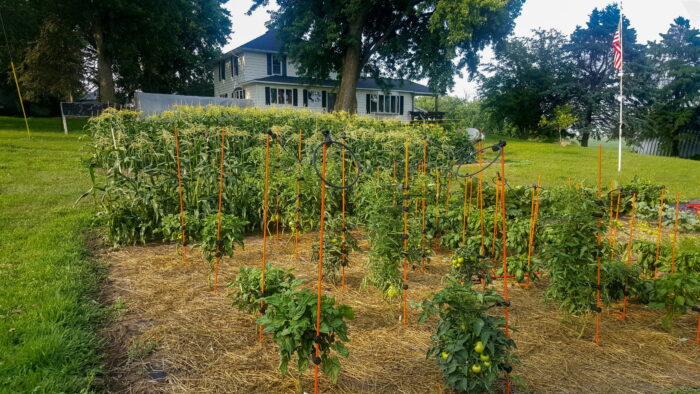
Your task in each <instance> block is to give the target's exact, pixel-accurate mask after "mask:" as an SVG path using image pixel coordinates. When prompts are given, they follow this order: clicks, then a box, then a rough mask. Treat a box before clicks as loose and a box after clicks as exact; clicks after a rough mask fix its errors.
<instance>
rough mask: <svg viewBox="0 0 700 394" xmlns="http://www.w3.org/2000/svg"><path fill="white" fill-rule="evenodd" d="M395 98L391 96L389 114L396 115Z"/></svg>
mask: <svg viewBox="0 0 700 394" xmlns="http://www.w3.org/2000/svg"><path fill="white" fill-rule="evenodd" d="M387 112H389V111H387ZM396 112H397V111H396V96H391V113H392V114H393V113H396Z"/></svg>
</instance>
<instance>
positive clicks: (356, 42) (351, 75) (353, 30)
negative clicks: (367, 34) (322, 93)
mask: <svg viewBox="0 0 700 394" xmlns="http://www.w3.org/2000/svg"><path fill="white" fill-rule="evenodd" d="M364 22H365V15H364V14H361V15H357V16H356V17H355V19H353V20H351V21H350V24H349V26H348V38H349V39H348V42H349V44H348V46H347V47H346V49H345V55H344V57H343V69H342V70H341V74H340V89H339V90H338V97H337V98H336V101H335V107H334V108H333V109H334V110H335V111H347V112H350V113H356V112H357V94H356V92H357V80H358V78H360V71H361V70H362V64H360V59H361V58H362V49H361V46H362V26H363V25H364Z"/></svg>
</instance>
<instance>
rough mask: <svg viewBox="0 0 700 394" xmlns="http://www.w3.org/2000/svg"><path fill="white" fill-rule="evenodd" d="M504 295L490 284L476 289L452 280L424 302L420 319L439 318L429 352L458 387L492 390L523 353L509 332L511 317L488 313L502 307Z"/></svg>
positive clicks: (447, 381)
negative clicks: (515, 350) (507, 324)
mask: <svg viewBox="0 0 700 394" xmlns="http://www.w3.org/2000/svg"><path fill="white" fill-rule="evenodd" d="M503 304H504V301H503V298H502V297H501V296H499V295H498V294H495V293H494V292H493V290H491V289H489V290H487V291H486V292H480V291H476V290H472V289H471V283H469V284H467V285H462V284H460V283H458V282H456V281H453V280H450V282H449V285H448V286H446V287H445V288H443V289H442V290H440V291H438V292H436V293H434V294H430V295H428V296H427V297H426V298H425V299H424V300H423V302H422V304H420V309H421V311H422V312H421V316H420V320H419V321H420V322H421V323H423V322H425V321H426V319H428V318H429V317H431V316H435V315H436V316H437V317H438V324H437V329H436V331H435V334H433V335H432V336H431V341H432V346H431V347H430V349H428V352H427V357H431V356H433V357H435V360H436V363H437V365H438V368H439V369H440V371H441V372H442V374H443V377H444V379H445V384H447V386H448V387H450V388H451V389H452V390H454V391H457V392H484V391H492V386H493V382H494V381H495V380H496V379H497V378H498V377H499V376H500V374H501V371H502V370H506V371H510V370H511V369H512V365H513V363H515V362H516V361H517V357H516V356H515V355H513V354H512V353H511V351H512V349H513V348H515V342H514V341H513V340H512V339H511V338H509V337H507V336H506V335H505V333H504V331H503V329H502V328H503V327H504V326H505V320H504V319H503V318H501V317H497V316H492V315H488V314H486V311H487V310H488V309H490V308H492V307H497V306H502V305H503Z"/></svg>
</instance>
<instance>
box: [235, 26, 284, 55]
mask: <svg viewBox="0 0 700 394" xmlns="http://www.w3.org/2000/svg"><path fill="white" fill-rule="evenodd" d="M239 49H249V50H250V49H252V50H255V51H265V52H279V51H280V49H282V42H281V41H279V40H278V39H277V30H274V29H273V30H268V31H267V32H266V33H265V34H263V35H262V36H260V37H258V38H254V39H252V40H250V41H248V42H246V43H245V44H243V45H241V46H239V47H238V48H236V49H234V51H237V50H239Z"/></svg>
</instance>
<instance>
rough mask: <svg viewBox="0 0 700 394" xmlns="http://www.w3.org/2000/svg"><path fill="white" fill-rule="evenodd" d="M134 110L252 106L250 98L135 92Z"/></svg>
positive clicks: (150, 113)
mask: <svg viewBox="0 0 700 394" xmlns="http://www.w3.org/2000/svg"><path fill="white" fill-rule="evenodd" d="M134 104H135V105H136V110H137V111H141V112H143V113H144V114H145V115H154V114H159V113H161V112H163V111H168V110H171V109H173V106H175V105H191V106H195V107H203V106H207V105H220V106H224V107H241V108H246V107H252V106H253V101H252V100H241V99H233V98H222V97H202V96H182V95H177V94H160V93H140V92H139V93H136V94H135V95H134Z"/></svg>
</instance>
